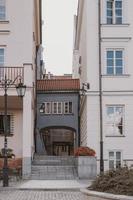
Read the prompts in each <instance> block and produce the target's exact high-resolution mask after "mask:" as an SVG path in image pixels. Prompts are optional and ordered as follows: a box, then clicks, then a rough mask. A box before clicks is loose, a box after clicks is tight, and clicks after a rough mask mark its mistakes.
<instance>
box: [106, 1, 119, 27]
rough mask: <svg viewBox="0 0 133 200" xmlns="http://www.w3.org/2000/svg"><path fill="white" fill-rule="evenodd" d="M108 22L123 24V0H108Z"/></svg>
mask: <svg viewBox="0 0 133 200" xmlns="http://www.w3.org/2000/svg"><path fill="white" fill-rule="evenodd" d="M106 16H107V24H122V0H107V2H106Z"/></svg>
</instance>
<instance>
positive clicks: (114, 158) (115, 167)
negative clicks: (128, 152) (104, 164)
mask: <svg viewBox="0 0 133 200" xmlns="http://www.w3.org/2000/svg"><path fill="white" fill-rule="evenodd" d="M111 152H113V153H114V157H113V158H111V159H110V156H109V153H111ZM117 152H119V153H120V160H119V159H116V153H117ZM122 156H123V155H122V150H118V149H113V150H109V151H108V161H109V162H108V165H109V170H112V169H117V166H116V163H117V161H120V167H122V165H123V162H122V161H123V159H122ZM110 161H114V168H110Z"/></svg>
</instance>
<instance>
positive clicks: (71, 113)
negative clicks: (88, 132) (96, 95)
mask: <svg viewBox="0 0 133 200" xmlns="http://www.w3.org/2000/svg"><path fill="white" fill-rule="evenodd" d="M64 115H74V113H64Z"/></svg>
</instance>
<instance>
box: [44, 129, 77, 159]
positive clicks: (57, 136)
mask: <svg viewBox="0 0 133 200" xmlns="http://www.w3.org/2000/svg"><path fill="white" fill-rule="evenodd" d="M41 135H42V140H43V144H44V148H45V153H46V155H54V156H69V155H73V154H74V147H75V131H74V130H71V129H69V128H45V129H42V130H41Z"/></svg>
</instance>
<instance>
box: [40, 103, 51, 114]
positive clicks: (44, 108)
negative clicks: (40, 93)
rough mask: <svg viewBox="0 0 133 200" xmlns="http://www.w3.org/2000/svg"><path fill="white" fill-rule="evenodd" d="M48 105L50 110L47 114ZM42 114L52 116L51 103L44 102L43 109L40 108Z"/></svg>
mask: <svg viewBox="0 0 133 200" xmlns="http://www.w3.org/2000/svg"><path fill="white" fill-rule="evenodd" d="M48 104H50V105H49V106H50V110H49V112H47V106H48ZM40 110H41V111H40V113H41V114H46V115H50V114H51V102H43V103H42V105H41V108H40Z"/></svg>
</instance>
